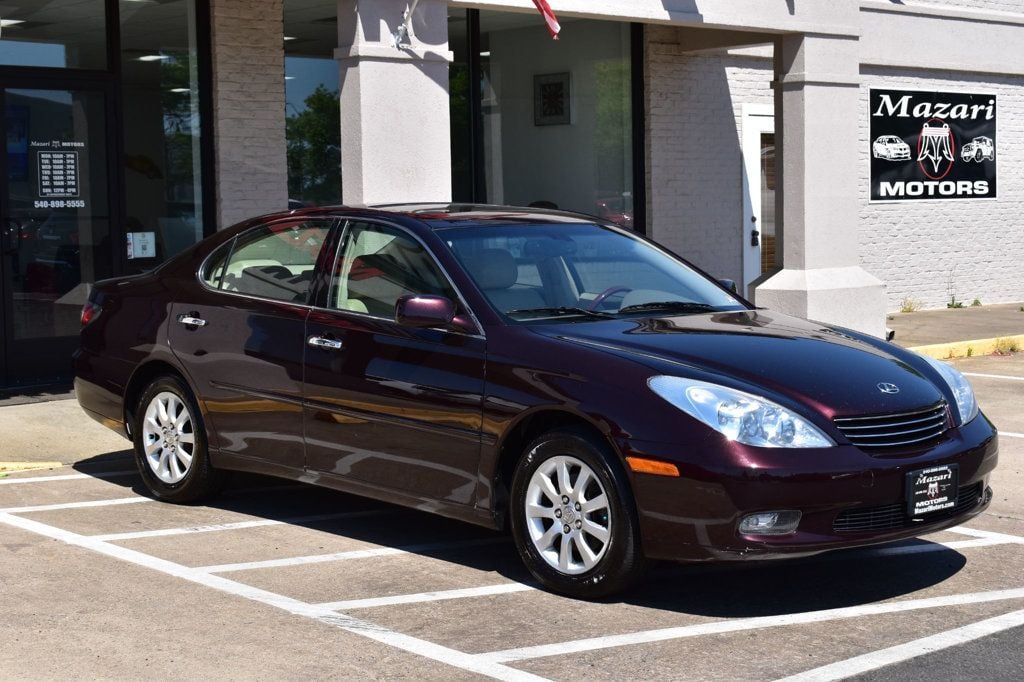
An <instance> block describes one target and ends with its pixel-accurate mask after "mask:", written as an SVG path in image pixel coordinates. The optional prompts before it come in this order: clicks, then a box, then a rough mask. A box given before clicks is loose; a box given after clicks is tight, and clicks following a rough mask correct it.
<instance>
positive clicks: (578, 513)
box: [509, 429, 647, 599]
mask: <svg viewBox="0 0 1024 682" xmlns="http://www.w3.org/2000/svg"><path fill="white" fill-rule="evenodd" d="M584 472H588V473H589V476H588V478H587V479H586V482H585V483H581V479H582V477H583V474H584ZM566 474H567V475H566ZM563 475H566V478H568V481H569V483H570V485H569V486H568V487H567V486H565V485H564V482H563V480H562V476H563ZM544 479H546V480H547V484H550V487H549V485H547V484H545V483H544ZM602 492H603V494H604V500H605V502H606V504H604V505H603V506H602V504H601V503H600V502H599V500H600V495H601V493H602ZM563 493H567V494H564V495H563ZM553 496H554V497H556V498H558V499H557V504H556V500H555V499H553ZM510 497H511V499H510V505H511V508H510V510H509V518H510V520H511V528H512V537H513V539H514V541H515V544H516V549H517V550H518V551H519V556H520V557H521V558H522V560H523V563H524V564H525V565H526V567H527V569H529V571H530V573H532V574H533V576H534V577H535V578H536V579H537V580H538V581H539V582H540V583H541V584H542V585H544V586H545V587H546V588H548V589H550V590H551V591H553V592H558V593H560V594H564V595H568V596H570V597H576V598H580V599H598V598H601V597H605V596H608V595H610V594H613V593H615V592H619V591H622V590H624V589H626V588H627V587H629V586H630V585H631V584H632V583H633V582H635V581H636V580H637V578H639V577H640V576H641V575H642V573H643V571H644V569H645V568H646V565H647V561H646V559H645V558H644V556H643V553H642V551H641V547H640V531H639V524H638V522H637V514H636V506H635V504H634V502H633V495H632V492H631V491H630V488H629V483H628V480H627V478H626V474H625V472H624V471H623V470H622V467H621V466H620V465H619V464H618V460H617V459H616V458H615V456H614V454H613V453H612V452H611V451H610V448H609V447H608V446H607V445H606V444H605V443H603V442H602V441H601V440H600V439H598V438H595V437H594V436H592V435H591V434H589V433H587V432H586V431H584V430H576V429H559V430H555V431H550V432H548V433H545V434H543V435H542V436H540V437H539V438H537V439H536V440H535V441H533V443H531V444H530V445H529V446H528V447H527V448H526V450H525V452H524V454H523V457H522V460H521V461H520V462H519V465H518V466H517V469H516V472H515V476H514V477H513V479H512V491H511V496H510ZM566 498H568V499H569V502H568V504H566V503H565V501H564V500H565V499H566ZM581 500H582V501H581ZM588 503H591V504H592V508H591V509H590V510H588V508H587V505H588ZM567 528H568V531H566V529H567ZM602 529H604V530H606V532H605V533H602ZM602 535H604V537H605V538H606V539H602Z"/></svg>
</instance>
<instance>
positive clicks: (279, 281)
mask: <svg viewBox="0 0 1024 682" xmlns="http://www.w3.org/2000/svg"><path fill="white" fill-rule="evenodd" d="M329 231H330V223H329V222H324V221H288V222H283V223H274V224H271V225H263V226H261V227H257V228H255V229H253V230H250V231H249V232H246V233H245V234H242V235H239V236H238V237H237V238H236V239H235V241H234V243H233V245H232V246H231V248H230V252H229V253H228V252H224V253H218V254H216V255H215V256H214V257H213V258H211V259H210V261H209V262H208V263H207V266H206V271H205V272H204V273H203V275H202V276H203V280H204V281H205V282H206V283H207V284H209V285H210V286H212V287H214V288H218V289H222V290H223V291H231V292H235V293H240V294H248V295H250V296H259V297H260V298H270V299H274V300H277V301H287V302H289V303H308V302H309V293H310V287H311V286H312V283H313V275H314V271H315V268H316V262H317V259H318V258H319V257H320V250H321V249H322V248H323V245H324V242H326V241H327V235H328V232H329ZM225 257H226V261H225Z"/></svg>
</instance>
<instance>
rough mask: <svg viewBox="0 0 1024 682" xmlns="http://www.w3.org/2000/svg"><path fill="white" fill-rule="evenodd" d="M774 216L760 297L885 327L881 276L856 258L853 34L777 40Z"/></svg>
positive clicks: (788, 309)
mask: <svg viewBox="0 0 1024 682" xmlns="http://www.w3.org/2000/svg"><path fill="white" fill-rule="evenodd" d="M775 77H776V82H775V88H776V94H775V131H776V138H775V145H776V152H777V154H778V162H777V163H778V166H777V171H778V175H777V178H776V182H777V185H776V186H777V187H778V188H779V191H778V192H777V193H776V204H775V212H776V213H775V224H776V231H777V235H778V236H777V238H778V240H779V241H778V246H777V253H778V254H779V257H781V262H779V263H777V265H779V266H781V270H779V271H777V272H774V273H769V274H767V275H765V276H764V277H763V278H761V279H758V280H755V281H754V282H753V283H752V285H751V289H752V291H753V294H752V296H753V299H754V301H755V302H756V303H757V305H759V306H764V307H766V308H770V309H773V310H778V311H779V312H784V313H789V314H792V315H796V316H799V317H806V318H810V319H812V320H818V321H821V322H828V323H832V324H837V325H840V326H844V327H849V328H851V329H856V330H858V331H862V332H866V333H869V334H874V335H876V336H882V335H883V334H884V329H885V310H886V300H885V293H884V287H885V285H884V284H883V283H882V282H881V280H879V279H877V278H876V277H874V276H872V275H871V274H869V273H868V272H866V271H865V270H863V269H862V268H861V267H860V262H859V258H858V240H857V227H858V212H859V209H860V197H861V196H862V192H861V191H860V188H859V186H858V173H857V164H858V163H861V161H860V159H861V154H860V153H859V152H858V149H859V143H858V135H857V126H858V121H859V120H860V119H861V117H862V116H864V115H865V113H864V112H862V111H861V110H860V100H859V85H860V72H859V54H858V44H857V39H856V38H855V37H836V36H825V35H799V34H794V35H786V36H783V37H781V38H779V39H778V41H777V42H776V46H775Z"/></svg>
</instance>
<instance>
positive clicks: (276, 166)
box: [210, 0, 288, 228]
mask: <svg viewBox="0 0 1024 682" xmlns="http://www.w3.org/2000/svg"><path fill="white" fill-rule="evenodd" d="M210 5H211V7H210V14H211V29H212V37H213V72H214V76H213V81H214V87H213V102H214V106H213V115H214V144H215V149H216V176H217V177H216V184H217V216H218V222H217V227H218V228H225V227H228V226H229V225H232V224H234V223H236V222H238V221H240V220H243V219H245V218H249V217H252V216H255V215H259V214H261V213H267V212H270V211H279V210H283V209H285V208H286V207H287V205H288V168H287V163H286V154H285V112H284V101H285V99H284V40H283V38H284V17H283V13H282V0H259V2H253V0H211V3H210Z"/></svg>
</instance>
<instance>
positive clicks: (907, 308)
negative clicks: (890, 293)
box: [900, 296, 921, 313]
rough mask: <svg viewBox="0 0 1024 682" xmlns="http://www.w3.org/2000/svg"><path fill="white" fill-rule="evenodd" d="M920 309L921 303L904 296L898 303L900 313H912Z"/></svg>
mask: <svg viewBox="0 0 1024 682" xmlns="http://www.w3.org/2000/svg"><path fill="white" fill-rule="evenodd" d="M920 309H921V302H920V301H918V300H917V299H914V298H911V297H910V296H904V297H903V300H902V301H900V312H901V313H913V312H917V311H918V310H920Z"/></svg>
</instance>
